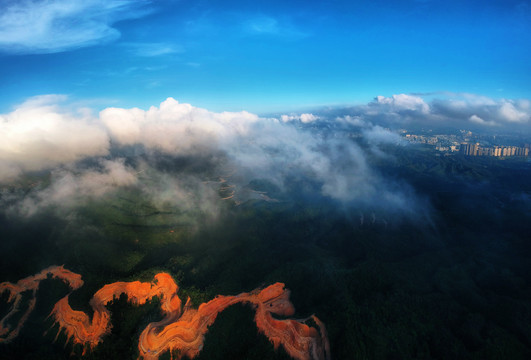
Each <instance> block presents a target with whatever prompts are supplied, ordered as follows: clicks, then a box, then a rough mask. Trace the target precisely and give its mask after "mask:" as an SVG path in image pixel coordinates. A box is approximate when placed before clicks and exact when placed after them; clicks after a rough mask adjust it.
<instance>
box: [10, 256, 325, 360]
mask: <svg viewBox="0 0 531 360" xmlns="http://www.w3.org/2000/svg"><path fill="white" fill-rule="evenodd" d="M48 274H52V276H53V277H54V278H60V279H62V280H63V281H65V282H67V283H68V284H69V285H70V287H71V288H72V290H75V289H77V288H79V287H80V286H82V285H83V281H82V280H81V276H80V275H78V274H74V273H72V272H70V271H68V270H65V269H64V268H63V267H57V266H56V267H50V268H48V269H45V270H43V271H42V272H41V273H39V274H37V275H35V276H33V277H28V278H26V279H23V280H20V281H19V282H18V283H17V284H11V283H2V284H0V293H2V292H3V291H9V292H10V297H9V299H8V301H9V302H13V306H12V310H11V311H10V312H9V313H8V314H7V315H6V316H5V317H4V318H3V319H2V321H1V322H0V336H2V338H0V340H1V341H3V342H8V341H10V340H11V339H13V338H14V337H15V336H16V335H17V334H18V332H19V331H20V328H21V327H22V325H23V324H24V321H25V320H26V318H27V317H28V316H29V314H30V313H31V310H33V307H34V305H35V294H36V290H37V288H38V284H39V282H40V280H43V279H45V278H46V277H47V276H48ZM27 290H32V291H33V295H34V296H33V299H32V301H30V305H29V307H28V310H27V311H26V313H25V314H24V316H23V317H22V318H21V320H20V322H19V323H18V325H17V327H16V328H15V329H14V330H10V329H9V328H8V327H6V326H5V324H4V323H5V321H6V320H7V319H8V318H9V317H10V316H11V315H12V314H13V313H14V312H16V311H18V305H19V302H20V299H21V295H20V294H21V293H22V292H23V291H27ZM177 291H178V286H177V284H176V283H175V281H174V280H173V278H172V277H171V276H170V275H169V274H166V273H159V274H157V275H156V276H155V278H154V280H153V281H152V282H151V283H148V282H144V283H142V282H139V281H133V282H115V283H112V284H108V285H105V286H104V287H103V288H101V289H100V290H98V291H97V292H96V294H94V296H93V297H92V299H91V300H90V305H91V306H92V308H93V309H94V316H93V318H92V320H90V319H89V317H88V316H87V314H85V313H84V312H81V311H76V310H73V309H72V308H71V307H70V305H69V304H68V295H67V296H65V297H64V298H63V299H61V300H59V301H58V302H57V304H56V305H55V306H54V308H53V310H52V313H51V314H50V315H53V318H54V320H55V322H56V323H57V324H59V327H60V330H59V331H64V332H65V333H66V335H67V337H68V339H72V341H73V342H74V343H76V344H81V345H83V347H84V352H85V351H87V349H92V348H94V347H95V346H96V345H98V343H100V342H101V341H102V338H103V336H104V335H105V334H107V333H109V332H110V330H111V323H110V320H111V319H110V318H111V313H110V312H109V310H107V308H106V307H105V306H106V305H107V304H108V303H109V302H110V301H112V300H113V299H115V298H118V297H119V296H120V295H121V294H126V295H127V298H128V300H129V301H130V302H131V303H133V304H135V305H142V304H145V303H146V301H148V300H150V299H151V298H153V297H155V296H158V297H159V298H160V299H161V312H162V315H163V319H162V320H161V321H159V322H153V323H150V324H148V326H147V327H146V328H145V329H144V331H143V332H142V333H141V335H140V339H139V342H138V350H139V353H140V357H142V358H144V359H158V358H159V356H160V355H161V354H162V353H164V352H166V351H170V352H171V351H173V350H178V353H179V358H181V357H182V356H184V355H186V356H188V357H190V358H193V357H195V356H197V355H198V354H199V352H200V351H201V349H202V348H203V341H204V336H205V334H206V332H207V331H208V327H209V326H210V325H212V323H214V321H215V320H216V317H217V315H218V314H219V313H220V312H221V311H223V310H224V309H226V308H227V307H229V306H231V305H233V304H237V303H246V304H250V305H251V306H252V307H253V308H254V309H255V322H256V325H257V327H258V329H259V331H260V332H261V333H263V334H264V335H265V336H267V338H268V339H269V340H270V341H271V342H272V343H273V345H274V347H275V349H276V348H278V346H279V345H282V346H283V347H284V349H285V350H286V352H287V353H288V354H289V355H290V356H291V357H293V358H295V359H300V360H329V359H330V347H329V343H328V338H327V335H326V329H325V326H324V324H323V323H322V322H321V321H320V320H319V319H318V318H317V317H315V316H314V315H312V316H311V317H310V318H309V319H312V320H313V321H314V322H315V324H317V327H318V328H314V327H311V326H308V325H307V324H305V323H304V321H305V320H303V321H300V320H291V319H286V320H277V319H275V318H274V317H273V316H272V314H276V315H281V316H290V315H293V313H294V312H295V309H294V307H293V304H292V303H291V302H290V300H289V295H290V292H289V290H287V289H285V287H284V284H282V283H275V284H273V285H270V286H268V287H266V288H265V289H262V290H255V291H252V292H250V293H242V294H239V295H236V296H217V297H216V298H215V299H213V300H211V301H209V302H207V303H203V304H201V305H200V306H199V308H198V309H193V308H192V307H191V304H190V299H188V300H187V302H186V304H185V305H184V307H182V306H181V305H182V303H181V299H180V298H179V297H178V295H177ZM6 334H7V336H5V335H6Z"/></svg>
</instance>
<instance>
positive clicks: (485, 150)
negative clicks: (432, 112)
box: [400, 130, 531, 158]
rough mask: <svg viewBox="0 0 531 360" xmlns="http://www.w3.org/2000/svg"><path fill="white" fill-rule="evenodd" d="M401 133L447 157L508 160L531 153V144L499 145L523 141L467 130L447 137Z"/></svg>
mask: <svg viewBox="0 0 531 360" xmlns="http://www.w3.org/2000/svg"><path fill="white" fill-rule="evenodd" d="M400 133H401V134H402V136H403V137H404V138H405V140H407V141H409V142H411V143H416V144H425V145H431V146H434V147H435V150H436V151H438V152H439V153H441V154H444V155H445V156H449V155H453V154H462V155H466V156H495V157H500V158H506V157H513V156H522V157H526V156H529V153H530V152H531V149H530V145H529V144H526V145H524V146H514V145H499V144H500V142H501V143H505V144H507V143H509V144H510V143H511V142H513V141H514V142H516V141H518V142H520V141H521V140H522V139H517V140H516V139H510V138H508V137H507V136H498V135H494V136H493V135H475V134H472V132H470V131H466V130H460V131H459V132H458V133H454V134H445V135H432V134H411V133H408V131H407V130H400ZM500 138H501V139H500ZM515 140H516V141H515ZM496 143H498V144H496Z"/></svg>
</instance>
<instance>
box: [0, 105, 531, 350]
mask: <svg viewBox="0 0 531 360" xmlns="http://www.w3.org/2000/svg"><path fill="white" fill-rule="evenodd" d="M65 100H66V99H64V98H61V97H56V96H46V97H37V98H33V99H30V100H28V101H27V102H25V103H24V104H22V105H21V106H19V107H18V108H16V109H15V110H14V111H12V112H11V113H8V114H4V115H2V117H1V120H2V121H1V126H2V129H3V130H4V131H5V133H6V134H7V135H8V136H7V137H6V138H5V139H6V140H5V141H3V142H2V145H0V146H1V147H0V151H1V152H0V154H1V157H0V168H1V169H2V171H1V173H0V174H1V175H0V176H1V181H2V185H1V192H0V203H1V204H2V205H1V207H0V208H1V214H0V224H1V226H0V238H1V239H2V241H1V242H0V252H1V253H2V254H3V255H4V256H3V259H2V262H1V264H0V274H2V281H9V282H12V283H15V282H17V281H18V280H19V279H22V278H24V277H27V276H30V275H32V274H37V273H38V272H39V271H41V270H42V269H45V268H47V267H49V266H51V265H64V267H65V268H66V269H68V270H71V271H73V272H75V273H77V274H81V275H82V277H83V279H84V281H85V285H84V286H83V287H81V288H80V289H79V290H76V291H75V292H72V293H71V295H70V302H71V304H72V307H73V308H74V309H77V310H81V311H85V312H88V313H89V314H90V313H91V311H92V310H91V308H90V306H89V305H88V304H89V300H90V298H91V297H92V295H93V294H94V293H95V292H96V291H97V290H98V289H100V288H102V286H104V285H105V284H109V283H112V282H115V281H133V280H141V281H150V279H151V278H152V277H153V275H154V274H155V273H156V272H160V271H164V272H167V273H169V274H170V275H171V276H172V277H173V278H174V279H175V281H176V282H177V283H178V286H179V288H180V290H179V294H180V296H181V298H186V296H190V298H191V301H192V303H193V304H194V305H195V306H198V305H199V304H201V303H204V302H206V301H209V300H211V299H213V298H215V296H216V295H218V294H223V295H229V294H238V293H241V292H243V291H250V290H252V289H256V288H261V287H263V286H265V285H268V284H272V283H274V282H277V281H278V282H283V283H285V284H286V287H287V288H289V289H290V290H291V299H292V302H293V304H294V306H295V309H296V313H295V317H296V318H304V317H306V316H308V315H310V314H315V315H316V316H317V317H318V318H319V319H321V321H323V323H324V324H326V328H327V332H328V337H329V340H330V348H331V354H332V357H333V358H335V359H359V358H370V359H381V358H434V359H450V358H452V359H454V358H461V359H490V358H492V359H499V358H511V359H525V358H528V357H529V356H530V354H531V325H530V324H531V318H530V315H529V314H531V308H530V307H531V302H530V301H529V300H530V296H531V293H530V290H531V288H530V282H531V277H530V274H531V269H530V265H529V264H530V263H529V261H528V260H529V257H530V256H531V245H530V243H529V240H528V237H529V236H528V234H529V233H530V230H531V229H530V225H529V224H530V222H529V220H530V217H531V195H530V194H531V183H530V182H529V181H528V180H529V176H530V175H531V163H530V162H529V161H528V158H525V157H524V158H522V157H515V158H507V159H497V158H492V157H467V156H463V155H460V154H457V155H452V156H441V155H440V154H438V153H437V152H436V151H435V150H434V149H433V148H430V147H429V146H426V145H422V144H412V143H409V142H407V141H406V140H405V138H404V137H403V136H401V135H400V132H399V131H398V129H403V128H408V126H412V127H413V128H414V127H415V123H416V122H417V121H419V120H418V119H420V118H421V117H422V116H424V121H434V122H437V121H438V122H444V121H445V116H448V117H450V116H453V117H452V118H453V119H454V122H449V123H445V124H446V125H445V126H447V127H449V128H451V130H449V131H457V130H458V129H459V127H461V126H463V127H464V126H470V127H473V126H477V125H482V126H484V127H485V128H489V127H490V125H487V124H482V123H479V122H478V121H477V120H471V116H472V115H469V114H472V112H473V113H474V114H480V115H477V116H483V117H484V116H485V115H484V114H486V113H488V112H491V113H495V114H497V117H491V118H490V119H492V120H489V121H492V122H499V123H500V124H501V125H500V127H501V126H504V127H503V128H504V129H505V130H504V131H505V132H506V133H508V134H516V135H517V136H519V138H522V133H521V130H519V129H522V128H523V126H524V121H526V120H525V119H527V118H528V117H529V114H528V112H526V111H528V109H529V107H528V106H527V107H526V105H525V104H524V103H522V102H515V101H504V102H502V103H492V102H487V101H486V100H485V99H479V100H478V99H476V98H473V101H471V100H470V101H471V104H469V103H466V104H465V105H463V104H460V105H455V104H453V105H452V103H449V102H439V101H433V102H431V103H429V104H428V103H426V102H424V101H423V100H422V99H421V98H420V97H417V96H406V95H403V96H395V97H393V98H383V97H378V98H377V99H375V101H374V102H372V103H370V104H368V105H366V106H360V107H357V108H348V109H336V110H330V109H317V110H315V111H313V112H311V113H310V112H308V113H298V114H295V113H291V114H283V115H281V116H276V117H275V116H267V117H260V116H258V115H255V114H252V113H248V112H222V113H216V112H211V111H208V110H206V109H201V108H197V107H194V106H192V105H189V104H184V103H180V102H178V101H176V100H174V99H172V98H169V99H167V100H165V101H164V102H162V103H161V104H160V106H159V107H151V108H149V109H148V110H142V109H139V108H132V109H124V108H106V109H104V110H102V111H101V112H100V113H99V114H94V113H92V112H90V111H89V110H87V109H83V108H72V107H70V106H67V105H68V104H66V105H64V103H65ZM481 101H483V102H487V104H486V105H484V106H483V105H481V104H478V102H481ZM62 103H63V105H62ZM452 106H453V107H454V108H459V109H460V110H459V111H460V112H461V113H462V114H463V116H462V117H461V119H462V120H459V119H460V118H459V117H458V116H455V113H448V114H446V115H444V114H445V113H444V111H443V110H441V109H443V108H445V109H448V108H449V107H452ZM482 106H483V107H482ZM508 109H509V110H508ZM456 111H457V110H456ZM481 111H483V112H481ZM518 119H520V120H518ZM459 121H461V122H459ZM519 121H520V122H519ZM392 124H395V125H394V126H392ZM505 125H507V126H506V127H505ZM519 126H520V128H519ZM478 131H479V130H478ZM523 138H524V139H525V136H524V137H523ZM67 293H68V289H67V288H66V285H65V284H62V283H61V282H59V281H57V280H51V279H48V280H44V281H43V284H42V286H41V288H40V289H39V290H38V294H37V305H36V309H35V311H34V313H32V315H31V316H30V317H29V319H28V320H27V323H26V324H25V325H24V327H23V328H22V330H21V332H20V334H19V335H18V336H17V337H16V338H15V339H14V340H13V341H12V342H10V343H8V344H1V345H0V346H2V351H1V352H0V357H2V358H6V359H7V358H10V359H12V358H24V357H39V358H41V359H56V358H62V357H65V358H66V357H68V356H69V355H68V354H69V353H70V352H72V353H73V355H74V357H79V358H81V357H82V358H116V357H120V358H135V357H137V356H138V350H137V347H136V346H137V345H136V339H137V338H138V335H139V334H140V331H141V329H142V328H143V327H145V325H146V324H147V323H149V322H151V321H158V320H160V316H161V315H160V313H159V310H158V303H157V301H160V299H158V300H157V298H155V300H152V301H151V302H149V304H148V305H146V306H142V307H135V306H133V305H132V304H130V303H128V302H127V300H126V299H125V298H123V297H121V298H117V299H116V300H115V301H113V302H112V303H111V304H110V305H108V308H109V309H111V313H112V322H113V328H112V331H111V333H110V334H107V335H105V337H104V338H103V342H102V343H101V344H100V345H98V346H97V347H96V348H94V349H93V350H92V351H90V352H88V353H87V354H85V355H84V356H81V353H82V347H81V346H80V345H75V344H72V342H70V343H69V344H67V345H66V347H67V349H66V350H65V349H64V344H65V343H68V339H67V338H66V336H65V334H64V333H61V332H60V331H59V328H58V326H57V325H53V322H52V321H51V320H50V318H48V315H49V313H50V310H51V308H52V307H53V304H54V303H55V301H57V300H58V299H59V298H60V297H62V296H64V295H66V294H67ZM1 300H2V302H1V304H2V307H0V311H3V312H2V314H5V313H6V312H7V311H8V310H9V302H8V299H7V294H6V293H4V294H3V295H2V298H1ZM23 306H27V305H23ZM2 316H4V315H2ZM252 316H253V315H252V313H251V311H250V308H249V307H246V306H243V305H237V306H236V305H235V306H233V307H231V308H229V309H228V310H226V311H225V312H223V313H221V314H220V316H219V319H218V320H216V323H215V324H214V325H212V326H211V327H210V328H209V330H208V333H207V335H206V338H205V346H204V349H203V350H202V351H201V353H200V355H199V358H200V359H213V358H215V359H226V358H246V359H281V358H282V359H283V358H289V356H288V355H287V354H286V353H285V351H284V350H283V348H282V347H280V350H278V351H275V350H274V349H273V345H272V344H271V343H270V342H269V341H268V340H267V339H266V338H265V337H264V335H262V334H260V333H258V332H257V330H256V328H255V327H254V325H253V323H252ZM16 321H18V320H17V318H16V317H15V318H10V319H9V320H8V323H7V325H11V326H13V325H14V324H15V323H16ZM50 327H51V329H50ZM47 330H49V331H47ZM44 332H46V334H45V335H44V336H43V335H42V334H43V333H44ZM58 332H59V336H58V339H57V340H56V341H54V338H55V335H56V334H57V333H58ZM229 334H231V335H230V336H229ZM165 356H169V353H166V355H165Z"/></svg>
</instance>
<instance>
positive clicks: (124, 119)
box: [0, 95, 414, 214]
mask: <svg viewBox="0 0 531 360" xmlns="http://www.w3.org/2000/svg"><path fill="white" fill-rule="evenodd" d="M63 100H64V98H63V97H61V96H58V95H49V96H42V97H36V98H32V99H29V100H28V101H26V102H25V103H23V104H22V105H20V106H19V107H18V108H16V109H15V110H14V111H12V112H11V113H8V114H4V115H1V117H0V132H1V133H2V136H3V138H4V139H5V141H4V142H3V143H2V144H1V145H0V168H1V169H2V171H1V172H0V182H3V183H4V184H7V183H9V182H11V183H12V182H13V181H14V180H15V179H16V178H17V177H19V178H20V177H21V176H23V175H24V174H26V173H28V172H32V171H42V170H46V171H49V174H50V175H49V184H48V185H45V184H44V183H40V184H39V185H38V186H36V187H35V188H34V189H33V190H31V191H30V194H26V195H24V199H23V200H22V203H21V204H22V205H20V204H19V205H20V206H19V207H20V208H22V209H23V210H22V212H23V213H25V214H32V213H35V212H36V211H38V209H40V208H45V207H46V206H59V205H61V206H68V204H74V203H76V202H78V201H81V199H83V198H99V197H102V196H104V195H106V194H108V193H109V192H112V191H114V190H115V189H117V188H120V187H128V186H129V187H131V186H132V187H136V188H137V189H139V190H140V191H141V192H142V193H143V194H144V195H147V196H148V197H149V198H150V199H151V200H152V201H153V202H155V203H158V204H161V206H162V204H168V203H172V204H174V205H176V206H177V205H178V206H181V207H182V208H185V209H200V210H201V211H204V212H209V213H212V214H215V213H216V212H217V211H218V210H219V209H218V208H219V206H218V205H216V201H218V202H219V200H220V198H223V197H226V198H228V199H230V198H233V197H234V199H236V198H238V199H239V201H240V200H241V201H245V198H246V197H245V196H244V195H242V194H245V193H246V192H247V194H249V190H248V187H247V186H248V184H249V183H250V182H251V181H253V180H255V179H258V180H261V181H264V180H265V181H267V182H268V183H270V184H272V185H273V186H275V187H276V188H278V189H280V191H283V192H284V193H289V192H292V191H296V192H299V193H304V194H306V195H305V196H311V197H327V198H331V199H335V200H338V201H342V202H356V203H360V204H371V206H381V207H382V208H383V207H387V208H390V209H402V210H405V211H414V206H412V204H413V203H414V200H412V199H413V198H414V196H412V195H411V193H410V192H408V191H404V189H403V188H401V187H400V186H395V185H393V184H392V183H390V182H389V181H388V180H386V179H384V178H383V177H381V176H380V175H379V174H378V173H377V172H376V171H374V169H373V168H372V167H371V166H370V165H369V163H368V161H367V154H366V151H367V150H364V149H363V148H362V147H361V146H360V145H359V144H358V143H356V142H355V141H353V140H352V139H351V138H350V137H348V136H347V135H346V134H343V133H337V134H335V135H334V136H328V135H327V134H324V133H322V132H320V131H316V130H315V128H314V125H315V124H316V123H318V122H319V121H322V119H321V118H319V117H318V116H316V115H313V114H309V113H306V114H301V115H290V116H288V118H286V117H280V118H261V117H259V116H257V115H255V114H251V113H249V112H246V111H241V112H219V113H216V112H211V111H208V110H206V109H202V108H197V107H194V106H192V105H190V104H183V103H179V102H178V101H176V100H175V99H173V98H168V99H167V100H165V101H164V102H162V103H161V104H160V106H159V107H155V106H153V107H151V108H149V109H148V110H142V109H139V108H131V109H124V108H106V109H104V110H102V111H101V112H100V113H99V114H98V115H94V114H92V113H91V112H90V111H87V110H84V109H77V110H75V111H72V110H70V111H69V110H67V107H65V106H60V103H61V101H63ZM365 130H366V131H365V136H366V137H367V139H368V141H369V143H371V144H372V145H378V144H381V143H388V142H393V141H394V140H395V136H396V135H395V134H392V133H391V132H389V131H388V130H385V129H383V128H381V127H376V126H373V127H367V126H366V127H365ZM148 174H149V175H148ZM222 179H223V180H222ZM223 181H227V184H226V185H222V184H221V182H223ZM229 185H230V187H231V189H232V191H233V195H230V194H225V195H220V194H219V189H220V188H222V187H227V186H229ZM234 193H236V194H235V195H234ZM251 194H252V191H251ZM246 196H247V195H246ZM254 198H259V196H258V195H256V194H255V195H254Z"/></svg>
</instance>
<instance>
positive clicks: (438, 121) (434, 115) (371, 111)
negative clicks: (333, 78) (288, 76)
mask: <svg viewBox="0 0 531 360" xmlns="http://www.w3.org/2000/svg"><path fill="white" fill-rule="evenodd" d="M443 95H445V96H444V98H436V99H433V100H431V101H426V100H425V99H424V98H423V97H421V96H417V95H407V94H400V95H393V96H391V97H385V96H378V97H376V98H375V100H374V101H373V102H371V103H369V104H367V105H363V106H357V107H353V108H348V109H340V110H338V109H335V110H334V111H336V112H339V113H342V114H343V115H344V113H347V114H348V115H349V116H357V117H359V118H361V119H363V120H365V121H372V122H374V123H378V124H385V125H395V126H420V127H424V128H441V129H442V128H446V129H450V128H454V129H455V128H472V129H489V128H497V129H498V130H519V129H520V130H522V129H525V128H526V127H528V126H529V124H530V123H531V105H530V104H531V103H530V101H529V100H526V99H519V100H512V99H492V98H489V97H485V96H478V95H474V94H453V93H444V94H443Z"/></svg>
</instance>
